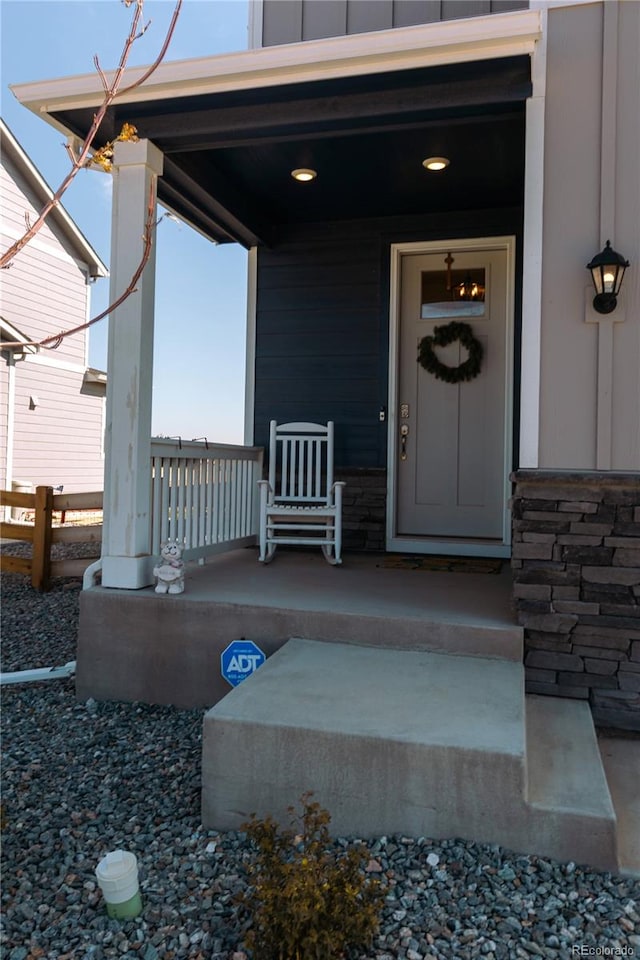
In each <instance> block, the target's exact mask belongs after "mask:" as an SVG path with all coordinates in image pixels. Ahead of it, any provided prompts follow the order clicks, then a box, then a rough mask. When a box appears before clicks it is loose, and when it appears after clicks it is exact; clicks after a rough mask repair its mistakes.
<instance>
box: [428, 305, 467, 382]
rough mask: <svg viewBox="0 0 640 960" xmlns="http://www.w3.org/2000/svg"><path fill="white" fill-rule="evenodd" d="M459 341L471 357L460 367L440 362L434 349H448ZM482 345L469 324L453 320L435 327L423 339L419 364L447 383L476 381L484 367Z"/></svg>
mask: <svg viewBox="0 0 640 960" xmlns="http://www.w3.org/2000/svg"><path fill="white" fill-rule="evenodd" d="M456 340H459V341H460V343H461V344H462V346H463V347H466V348H467V350H468V351H469V356H468V357H467V359H466V360H465V361H464V363H461V364H460V366H458V367H448V366H447V365H446V364H445V363H442V362H441V361H440V360H438V358H437V356H436V353H435V350H434V349H433V348H434V347H447V346H448V345H449V344H450V343H455V341H456ZM482 354H483V350H482V344H481V343H480V341H479V340H476V338H475V337H474V335H473V330H472V329H471V327H470V326H469V324H468V323H459V322H458V321H456V320H452V321H451V323H447V324H446V325H445V326H442V327H434V328H433V334H432V335H431V336H430V337H423V338H422V340H421V341H420V345H419V348H418V363H419V364H420V365H421V366H422V367H424V369H425V370H427V371H428V372H429V373H432V374H433V375H434V377H437V378H438V380H446V382H447V383H461V382H462V381H463V380H474V379H475V378H476V377H477V376H478V374H479V373H480V369H481V366H482Z"/></svg>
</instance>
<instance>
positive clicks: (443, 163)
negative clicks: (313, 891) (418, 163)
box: [422, 157, 450, 173]
mask: <svg viewBox="0 0 640 960" xmlns="http://www.w3.org/2000/svg"><path fill="white" fill-rule="evenodd" d="M449 163H450V161H449V159H448V158H447V157H427V159H426V160H423V161H422V166H423V167H424V168H425V169H426V170H431V172H432V173H436V172H437V171H439V170H444V169H445V167H448V166H449Z"/></svg>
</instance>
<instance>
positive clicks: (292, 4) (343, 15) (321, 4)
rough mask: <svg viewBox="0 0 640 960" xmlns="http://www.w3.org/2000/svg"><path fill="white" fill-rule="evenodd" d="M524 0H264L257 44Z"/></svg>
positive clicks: (497, 9) (476, 11)
mask: <svg viewBox="0 0 640 960" xmlns="http://www.w3.org/2000/svg"><path fill="white" fill-rule="evenodd" d="M528 6H529V3H528V0H264V3H263V21H262V45H263V46H265V47H268V46H273V45H274V44H279V43H295V42H297V41H299V40H319V39H321V38H323V37H340V36H348V35H350V34H354V33H368V32H370V31H373V30H389V29H390V28H392V27H410V26H415V25H416V24H419V23H434V22H435V21H438V20H456V19H459V18H461V17H481V16H486V15H487V14H490V13H504V12H506V11H508V10H523V9H526V8H527V7H528Z"/></svg>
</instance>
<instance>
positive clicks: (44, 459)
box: [13, 360, 105, 493]
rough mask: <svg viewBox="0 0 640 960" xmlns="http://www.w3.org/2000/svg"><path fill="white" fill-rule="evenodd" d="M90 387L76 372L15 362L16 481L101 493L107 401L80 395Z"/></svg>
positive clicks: (27, 362)
mask: <svg viewBox="0 0 640 960" xmlns="http://www.w3.org/2000/svg"><path fill="white" fill-rule="evenodd" d="M91 389H92V388H91V387H87V388H83V374H82V373H81V372H80V371H71V370H60V369H57V368H55V367H50V366H45V365H44V364H40V363H37V362H34V361H30V360H27V361H25V362H23V363H18V364H16V407H15V428H14V429H15V445H14V455H13V478H14V480H15V479H17V480H27V481H29V482H30V483H32V484H33V486H34V487H35V486H37V485H38V484H44V485H50V486H54V487H57V486H58V485H59V484H63V485H64V492H65V493H80V492H83V491H91V490H102V487H103V472H104V460H103V434H104V404H105V401H104V397H101V396H95V395H93V396H92V395H91V394H88V395H87V394H86V393H84V392H83V390H91ZM31 397H36V398H37V402H36V405H35V406H33V404H32V403H31V400H30V398H31Z"/></svg>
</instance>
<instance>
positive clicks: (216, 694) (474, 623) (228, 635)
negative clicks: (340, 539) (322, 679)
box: [76, 548, 522, 708]
mask: <svg viewBox="0 0 640 960" xmlns="http://www.w3.org/2000/svg"><path fill="white" fill-rule="evenodd" d="M294 636H296V637H305V638H309V639H313V640H324V641H326V642H329V643H331V642H336V641H337V642H349V643H353V644H355V645H359V646H369V647H379V648H389V649H392V650H396V651H400V650H431V651H433V652H440V653H443V652H450V653H456V654H463V655H467V656H471V657H500V658H503V659H506V660H508V661H510V662H514V663H521V661H522V628H521V627H518V626H516V625H515V624H514V623H513V615H512V612H511V609H510V577H509V571H508V569H504V570H503V572H502V573H500V574H460V573H434V572H424V571H420V570H408V571H405V570H398V569H389V568H387V567H385V566H384V565H383V564H382V560H381V558H379V557H376V556H375V555H371V554H369V555H365V554H360V555H358V554H353V553H352V554H347V555H346V556H345V557H344V562H343V564H342V566H340V567H339V568H337V567H332V566H329V564H327V563H326V562H325V560H324V559H323V557H322V555H321V552H320V550H319V549H318V550H313V551H300V550H286V549H284V548H280V549H279V550H278V551H277V552H276V556H275V558H274V560H273V562H272V563H270V564H269V565H268V566H266V567H265V566H264V565H262V564H259V563H258V559H257V550H256V549H255V548H245V549H239V550H233V551H231V552H229V553H224V554H220V555H218V556H215V557H212V558H211V559H210V560H209V561H208V562H207V563H206V564H204V565H203V566H200V565H198V564H197V563H188V564H187V565H186V568H185V592H184V593H182V594H179V595H176V596H168V595H158V594H156V593H155V592H154V590H153V588H147V589H142V590H136V591H132V590H117V589H108V588H104V587H92V588H91V589H89V590H84V591H83V592H82V594H81V596H80V629H79V639H78V652H77V671H76V692H77V696H78V698H79V699H80V700H86V699H87V698H88V697H93V698H94V699H96V700H126V701H135V700H140V701H143V702H145V703H162V704H173V705H175V706H178V707H185V708H191V707H210V706H212V705H213V704H215V703H217V702H218V701H219V700H220V699H221V698H222V697H224V696H225V695H226V694H228V693H229V692H230V690H231V687H230V686H229V684H228V683H227V682H226V680H224V679H223V678H222V676H221V667H220V655H221V653H222V652H223V650H224V649H225V648H226V647H227V646H228V644H229V643H231V641H233V640H240V639H246V640H253V641H255V642H256V643H257V644H258V645H259V647H260V648H261V649H262V650H263V652H264V653H265V654H266V656H267V657H269V656H270V655H271V654H272V653H274V652H275V651H276V650H278V649H279V648H280V647H281V646H282V645H283V644H284V643H286V642H287V640H289V638H290V637H294Z"/></svg>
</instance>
